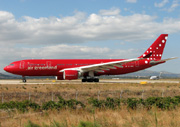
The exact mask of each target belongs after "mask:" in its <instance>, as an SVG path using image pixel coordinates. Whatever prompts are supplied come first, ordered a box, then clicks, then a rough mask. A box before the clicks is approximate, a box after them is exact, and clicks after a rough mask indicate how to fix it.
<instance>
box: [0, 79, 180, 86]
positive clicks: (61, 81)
mask: <svg viewBox="0 0 180 127" xmlns="http://www.w3.org/2000/svg"><path fill="white" fill-rule="evenodd" d="M69 83H71V84H72V83H73V84H77V83H82V82H81V80H72V81H67V80H59V81H56V80H50V79H49V80H46V79H43V80H32V79H29V80H28V79H27V82H26V83H23V82H22V80H0V85H6V84H69ZM91 83H93V82H91ZM99 83H138V84H141V83H145V84H146V83H180V82H179V81H177V80H167V79H166V80H163V79H161V80H144V79H143V80H136V79H134V80H133V79H129V80H128V79H126V80H124V79H100V82H99Z"/></svg>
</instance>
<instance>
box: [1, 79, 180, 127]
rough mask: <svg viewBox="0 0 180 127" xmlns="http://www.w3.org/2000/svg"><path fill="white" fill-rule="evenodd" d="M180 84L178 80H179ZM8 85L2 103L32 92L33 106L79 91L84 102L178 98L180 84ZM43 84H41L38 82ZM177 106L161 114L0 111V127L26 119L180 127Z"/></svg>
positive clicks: (109, 125)
mask: <svg viewBox="0 0 180 127" xmlns="http://www.w3.org/2000/svg"><path fill="white" fill-rule="evenodd" d="M178 81H179V80H178ZM31 82H32V84H17V85H14V84H12V85H11V84H9V85H3V84H1V85H0V101H2V100H1V99H2V96H1V95H2V93H3V96H4V101H10V100H25V99H28V96H29V95H28V93H29V92H30V93H31V99H32V100H33V101H35V102H36V103H40V104H41V103H42V102H44V101H49V100H51V99H52V95H51V93H52V92H53V94H54V95H53V96H54V100H56V99H57V96H59V95H60V96H62V97H63V98H65V99H74V98H75V96H76V92H77V91H78V96H77V99H78V100H80V101H83V102H85V103H86V101H87V98H89V97H95V98H97V97H98V92H99V91H101V92H100V95H99V97H100V99H104V98H106V97H120V93H121V90H123V94H122V97H123V98H127V97H139V98H141V97H142V91H143V90H144V93H143V97H144V98H147V97H150V96H162V92H163V91H164V93H163V96H177V95H180V84H176V83H174V84H173V83H172V84H169V83H155V84H146V85H140V84H134V83H80V82H75V83H72V82H58V83H55V84H33V82H35V81H33V80H32V81H31ZM39 82H43V81H39ZM179 110H180V107H178V108H177V109H175V110H172V111H167V110H165V111H161V110H158V109H155V108H154V109H152V110H149V111H147V110H146V109H137V110H134V111H133V110H128V109H127V108H126V107H122V108H121V109H120V110H95V113H93V112H92V109H91V108H88V107H87V108H86V109H84V110H83V109H79V110H62V111H59V112H58V111H48V112H43V113H38V114H37V113H36V114H34V112H32V111H30V112H28V113H25V114H21V113H18V112H17V111H15V112H2V111H0V117H6V116H8V117H9V118H4V119H3V118H0V122H1V124H0V125H1V126H0V127H23V126H24V124H25V123H27V121H28V120H31V121H32V122H33V123H37V124H39V125H43V124H47V125H50V124H51V123H52V122H53V121H54V120H55V121H57V122H59V123H61V124H64V125H66V124H67V125H68V127H72V126H77V125H78V124H79V122H80V121H91V122H94V120H95V121H96V122H98V123H99V124H100V125H102V127H152V126H153V127H156V124H157V125H158V126H161V127H180V112H179ZM156 119H157V123H156Z"/></svg>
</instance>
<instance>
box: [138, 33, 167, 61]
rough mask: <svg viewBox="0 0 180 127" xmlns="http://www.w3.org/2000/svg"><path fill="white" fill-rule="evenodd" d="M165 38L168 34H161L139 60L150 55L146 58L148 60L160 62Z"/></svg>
mask: <svg viewBox="0 0 180 127" xmlns="http://www.w3.org/2000/svg"><path fill="white" fill-rule="evenodd" d="M167 38H168V34H161V35H160V36H159V37H158V38H157V39H156V41H155V42H154V43H153V44H152V45H151V46H150V47H149V48H148V49H147V50H146V51H145V52H144V54H142V55H141V56H140V57H139V58H142V57H145V56H147V55H148V54H151V56H150V57H149V58H148V59H149V60H161V57H162V54H163V51H164V47H165V45H166V41H167Z"/></svg>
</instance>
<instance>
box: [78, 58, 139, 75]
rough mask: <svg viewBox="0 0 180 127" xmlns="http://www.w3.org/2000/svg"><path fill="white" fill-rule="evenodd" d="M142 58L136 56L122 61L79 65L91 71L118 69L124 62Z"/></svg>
mask: <svg viewBox="0 0 180 127" xmlns="http://www.w3.org/2000/svg"><path fill="white" fill-rule="evenodd" d="M140 59H142V58H135V59H127V60H121V61H113V62H107V63H100V64H93V65H89V66H82V67H79V68H80V69H81V70H82V71H83V72H89V71H96V72H104V71H103V70H110V69H116V67H119V68H122V67H123V66H122V65H123V64H125V63H129V62H133V61H138V60H140Z"/></svg>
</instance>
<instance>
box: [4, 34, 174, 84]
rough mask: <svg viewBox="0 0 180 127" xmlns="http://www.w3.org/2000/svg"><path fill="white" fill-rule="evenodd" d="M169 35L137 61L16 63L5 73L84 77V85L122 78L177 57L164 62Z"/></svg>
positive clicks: (81, 60) (58, 60) (33, 61)
mask: <svg viewBox="0 0 180 127" xmlns="http://www.w3.org/2000/svg"><path fill="white" fill-rule="evenodd" d="M167 38H168V34H161V35H160V36H159V37H158V38H157V39H156V41H155V42H154V43H153V44H152V45H151V46H150V47H149V48H148V49H147V50H146V51H145V52H144V54H142V55H141V56H140V57H138V58H134V59H35V60H31V59H29V60H20V61H15V62H13V63H11V64H9V65H8V66H6V67H5V68H4V70H5V71H7V72H9V73H12V74H17V75H21V76H22V80H23V82H26V78H25V76H56V79H57V80H73V79H78V78H80V77H83V78H82V82H99V78H97V76H100V75H120V74H126V73H131V72H136V71H139V70H143V69H146V68H149V67H152V66H155V65H158V64H162V63H165V62H166V61H167V60H171V59H176V58H175V57H173V58H169V59H164V60H161V57H162V54H163V50H164V47H165V44H166V40H167Z"/></svg>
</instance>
